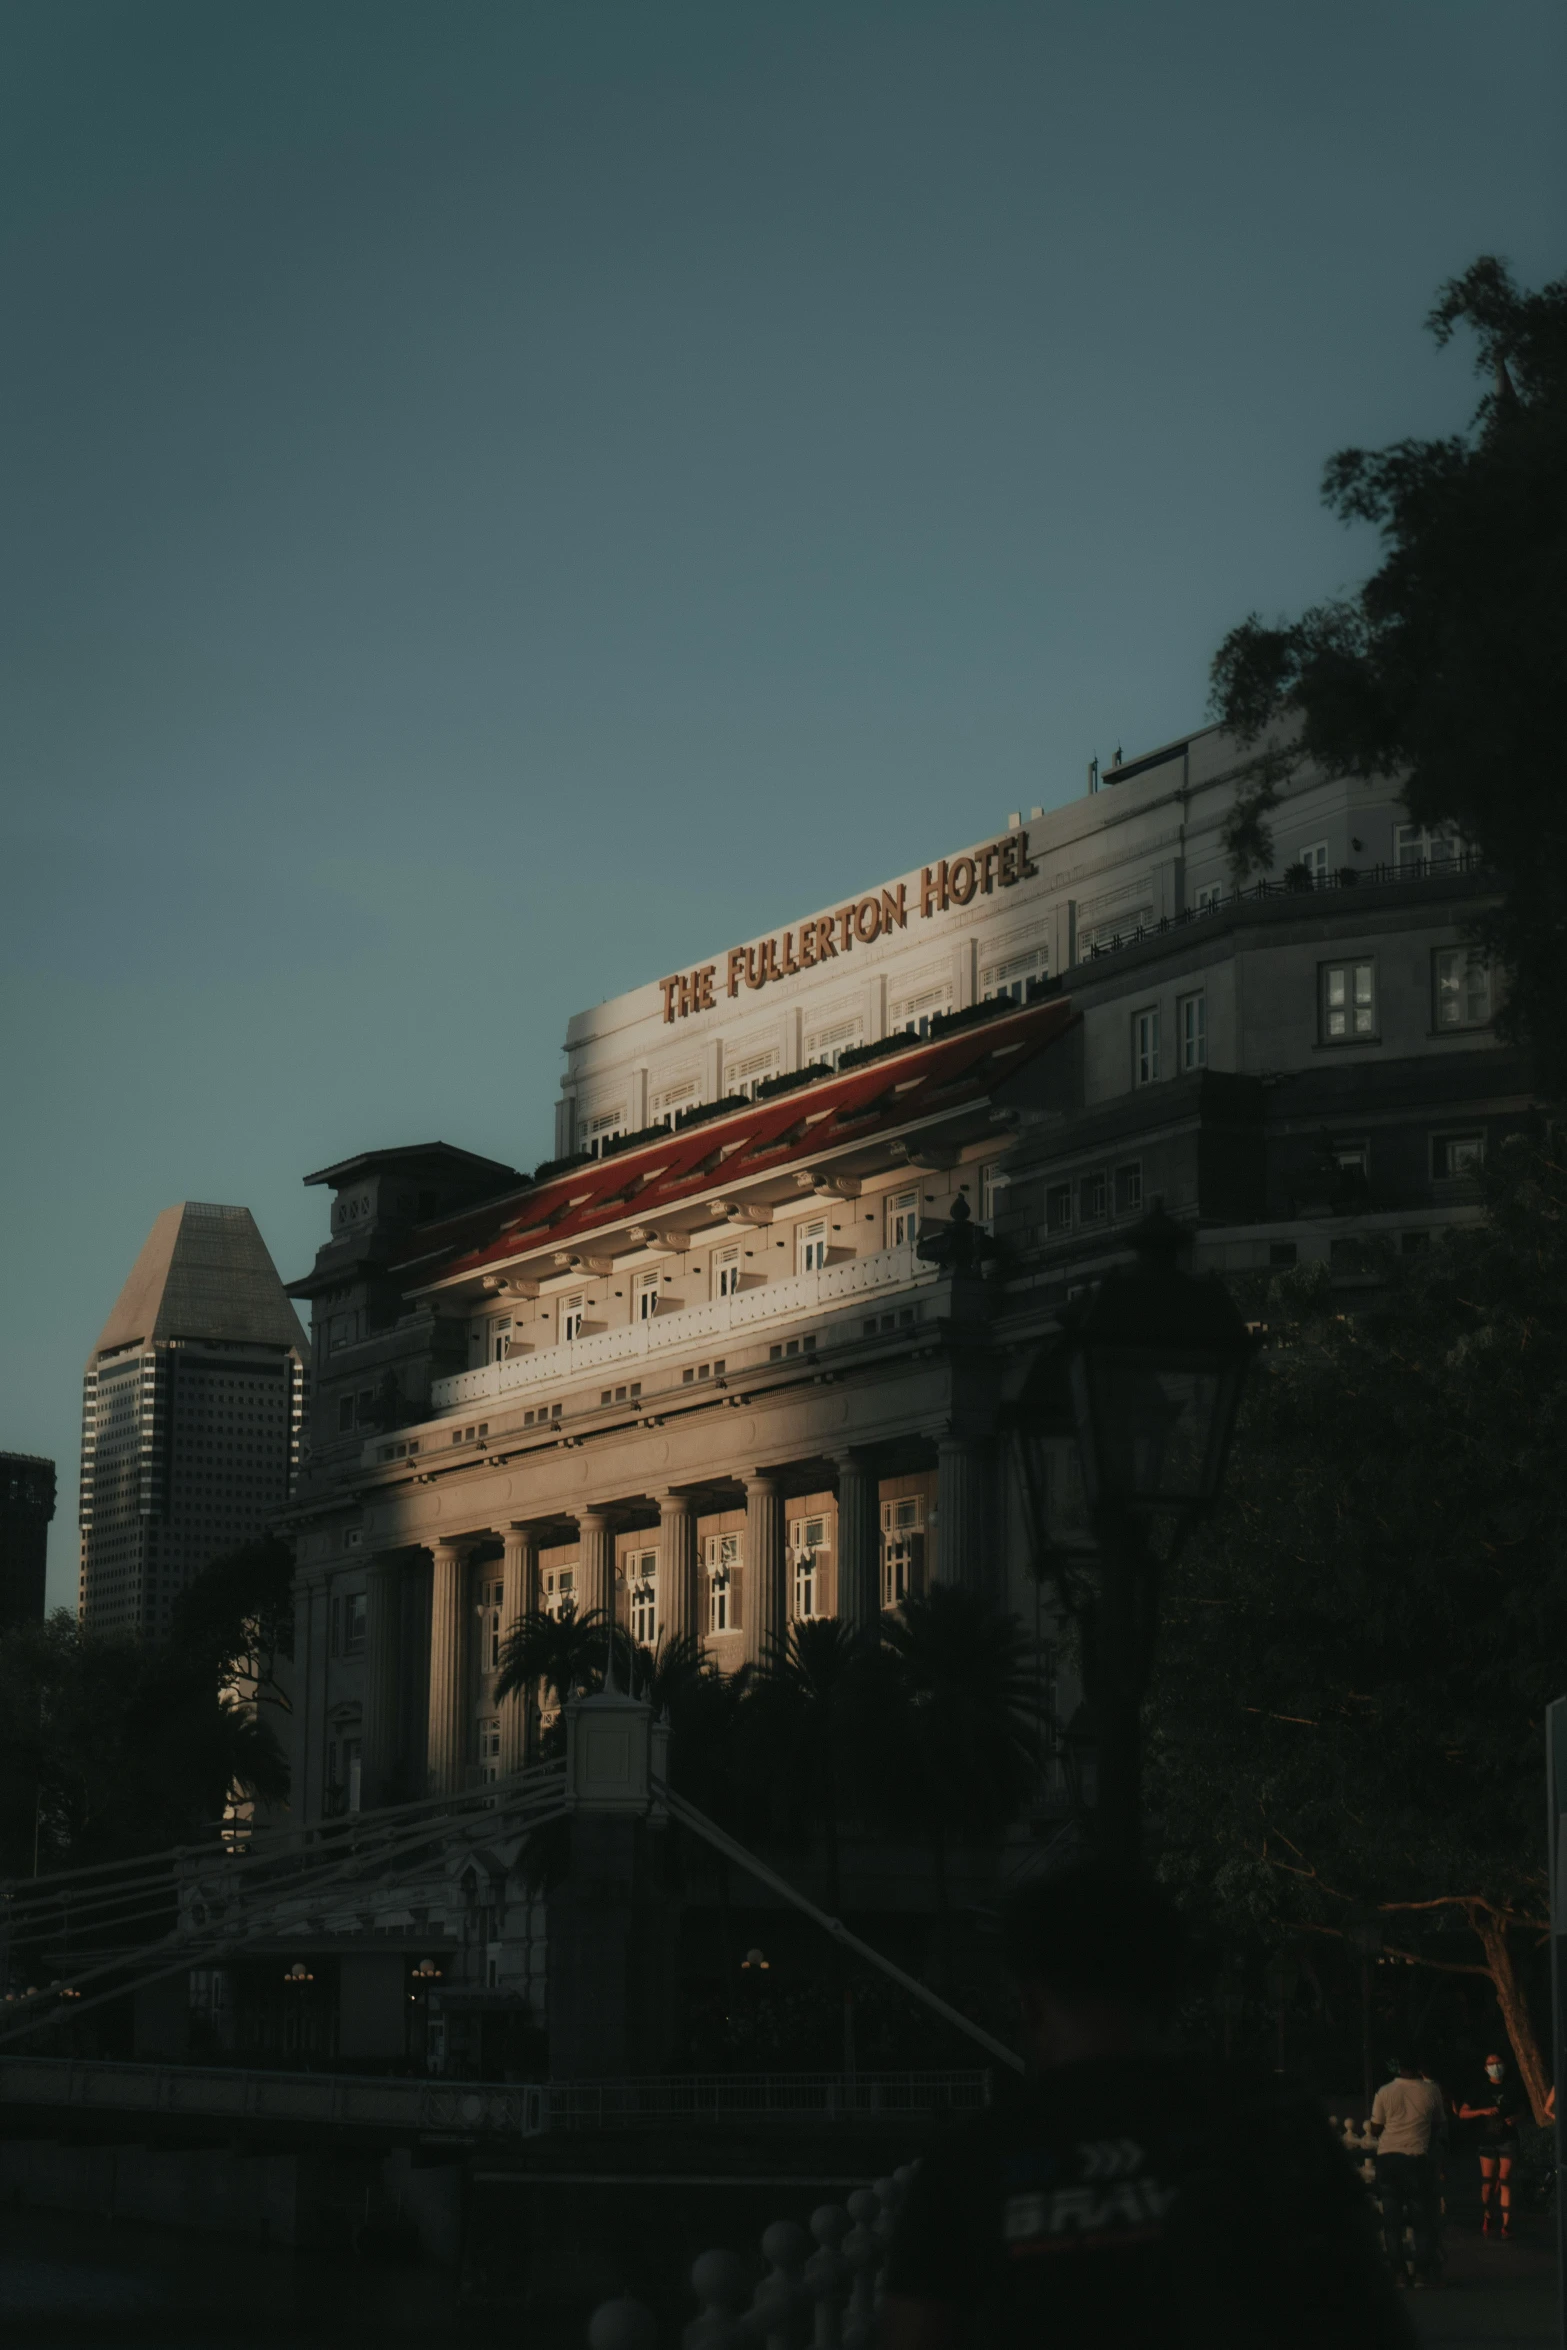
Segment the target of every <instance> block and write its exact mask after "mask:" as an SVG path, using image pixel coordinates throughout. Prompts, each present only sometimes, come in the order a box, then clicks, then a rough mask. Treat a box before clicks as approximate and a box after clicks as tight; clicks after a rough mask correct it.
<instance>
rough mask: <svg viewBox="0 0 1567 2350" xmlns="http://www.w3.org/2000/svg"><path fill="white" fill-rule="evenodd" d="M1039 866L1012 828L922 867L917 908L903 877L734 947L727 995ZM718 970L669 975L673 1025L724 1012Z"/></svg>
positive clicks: (1026, 876) (809, 965)
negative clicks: (830, 911)
mask: <svg viewBox="0 0 1567 2350" xmlns="http://www.w3.org/2000/svg"><path fill="white" fill-rule="evenodd" d="M1038 871H1039V867H1038V866H1037V865H1036V864H1035V863H1034V861H1033V859H1032V858H1031V857H1030V855H1029V853H1028V834H1027V833H1026V832H1009V833H1006V834H1005V835H1004V836H1003V837H1002V838H1001V839H1000V840H993V841H991V842H989V843H988V844H987V846H986V847H984V848H982V849H976V850H975V851H974V852H973V854H972V855H970V856H963V857H954V858H953V859H952V861H951V863H950V864H949V863H948V861H947V859H946V858H945V857H943V858H942V859H941V861H940V863H939V864H938V865H936V866H934V867H932V866H930V865H927V866H925V867H924V868H923V870H922V871H921V874H920V883H919V904H918V906H917V908H916V907H915V906H914V905H912V904H911V903H910V901H909V896H908V884H907V883H906V882H902V881H900V882H897V883H896V884H895V885H894V886H893V887H892V888H891V889H881V890H872V891H871V892H870V893H869V895H868V896H866V897H863V898H857V899H855V900H854V901H853V902H852V903H851V904H849V905H847V906H840V907H839V908H838V910H837V912H836V913H835V914H818V915H816V916H815V917H814V919H813V920H811V921H809V922H802V923H801V924H800V925H799V927H798V929H795V930H786V931H784V932H783V933H782V934H781V935H775V936H774V937H772V938H764V939H759V940H758V941H757V943H756V944H755V945H754V946H748V947H731V948H730V949H729V952H728V954H727V955H726V956H725V957H724V961H723V985H724V993H725V995H726V996H737V995H738V994H739V993H740V990H741V988H742V987H751V988H759V987H766V986H768V985H769V984H770V982H771V981H773V980H775V979H797V978H798V977H799V975H800V973H801V972H802V971H810V970H813V969H814V968H815V966H816V965H817V964H818V963H826V962H830V961H833V960H835V959H836V958H837V957H838V956H839V955H847V954H849V953H851V952H852V950H853V947H854V942H855V940H856V939H858V940H859V942H860V944H861V946H866V947H868V946H870V945H872V944H873V943H874V942H875V940H877V939H878V938H885V937H888V936H890V934H891V933H892V932H893V931H894V930H905V929H907V927H908V921H909V916H910V914H911V913H915V912H917V913H918V915H919V918H920V920H921V921H922V922H928V921H929V920H930V919H931V916H932V915H933V914H944V913H945V912H946V911H947V909H948V907H949V906H966V905H968V903H969V902H970V900H971V899H972V898H975V897H987V898H988V897H989V896H990V895H991V893H992V891H993V890H995V889H997V888H1000V889H1010V888H1011V887H1012V885H1013V883H1014V882H1018V881H1027V880H1031V879H1032V878H1033V876H1034V875H1035V874H1036V873H1037V872H1038ZM718 974H719V966H718V964H717V963H699V964H698V965H697V966H696V968H695V970H693V971H677V972H675V973H674V974H673V975H672V976H671V977H670V978H668V979H661V980H660V981H659V983H658V984H659V986H660V988H661V989H662V990H663V996H664V1019H665V1021H666V1023H672V1022H674V1021H676V1020H688V1019H689V1018H690V1016H691V1014H692V1013H693V1012H712V1011H716V1009H717V1007H718V996H717V993H716V989H717V982H718Z"/></svg>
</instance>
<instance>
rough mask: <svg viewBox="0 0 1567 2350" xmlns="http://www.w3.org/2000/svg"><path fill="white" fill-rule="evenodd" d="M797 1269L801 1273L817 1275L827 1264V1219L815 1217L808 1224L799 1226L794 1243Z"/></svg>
mask: <svg viewBox="0 0 1567 2350" xmlns="http://www.w3.org/2000/svg"><path fill="white" fill-rule="evenodd" d="M796 1245H797V1247H798V1250H799V1267H800V1271H801V1272H802V1273H819V1272H820V1271H821V1268H822V1267H823V1265H825V1264H826V1262H827V1219H826V1217H825V1216H817V1217H815V1218H813V1220H812V1221H811V1222H810V1223H809V1224H802V1225H801V1226H800V1231H799V1238H798V1241H797V1243H796Z"/></svg>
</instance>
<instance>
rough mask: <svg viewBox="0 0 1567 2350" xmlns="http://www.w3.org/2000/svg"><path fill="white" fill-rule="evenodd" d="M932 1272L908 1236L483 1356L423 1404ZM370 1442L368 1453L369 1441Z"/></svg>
mask: <svg viewBox="0 0 1567 2350" xmlns="http://www.w3.org/2000/svg"><path fill="white" fill-rule="evenodd" d="M940 1279H941V1274H940V1272H939V1270H938V1269H937V1267H936V1266H934V1265H927V1264H924V1263H922V1262H921V1260H920V1259H919V1258H918V1257H917V1256H916V1255H915V1253H914V1247H913V1244H912V1243H911V1244H910V1245H909V1246H908V1247H906V1248H886V1249H878V1250H876V1251H875V1252H874V1253H873V1254H872V1255H870V1256H864V1257H855V1258H854V1259H853V1260H852V1262H850V1263H848V1264H843V1265H821V1266H818V1267H817V1268H816V1269H815V1271H813V1272H810V1273H795V1274H792V1275H790V1276H789V1277H787V1278H786V1279H784V1280H782V1281H766V1282H762V1283H759V1284H758V1286H757V1287H756V1288H755V1289H742V1290H740V1291H739V1292H738V1293H737V1294H736V1295H735V1296H733V1297H715V1298H709V1299H707V1300H706V1301H705V1302H704V1303H703V1304H701V1305H694V1306H683V1307H680V1308H679V1309H678V1310H676V1311H675V1312H673V1313H659V1314H654V1315H652V1316H651V1317H650V1318H649V1320H647V1321H646V1322H631V1323H628V1324H626V1325H625V1326H624V1327H622V1328H620V1329H617V1330H600V1331H595V1332H594V1333H593V1334H592V1335H591V1336H589V1337H586V1338H575V1339H572V1340H571V1341H570V1342H569V1343H568V1344H566V1345H563V1346H543V1347H540V1348H539V1349H538V1351H537V1352H536V1353H533V1354H515V1355H510V1356H508V1357H507V1359H506V1361H505V1362H503V1363H485V1364H482V1365H481V1366H480V1368H479V1369H478V1370H476V1371H461V1372H459V1373H458V1374H457V1375H456V1376H455V1377H454V1378H451V1379H434V1380H432V1381H431V1382H430V1408H431V1411H432V1413H434V1414H439V1413H441V1412H447V1411H458V1410H463V1411H466V1410H468V1409H469V1407H470V1406H472V1405H474V1404H479V1403H496V1402H499V1401H500V1400H501V1399H502V1398H504V1397H506V1396H508V1395H516V1394H525V1393H527V1392H529V1391H530V1390H532V1389H533V1388H535V1387H539V1386H542V1385H545V1384H547V1383H554V1382H556V1381H561V1382H569V1381H570V1380H572V1379H578V1378H581V1377H583V1376H584V1375H585V1374H587V1373H590V1372H594V1371H602V1370H604V1369H606V1368H608V1367H609V1366H611V1365H614V1366H617V1367H618V1366H621V1365H629V1364H634V1363H639V1362H645V1361H647V1360H648V1359H649V1357H658V1356H663V1355H668V1354H672V1353H675V1352H677V1351H679V1350H681V1349H684V1350H686V1351H687V1352H689V1351H690V1350H692V1349H693V1348H695V1349H698V1350H700V1349H701V1348H702V1347H703V1346H705V1345H707V1344H709V1343H710V1342H712V1343H716V1342H718V1341H720V1340H722V1339H727V1338H733V1337H739V1336H741V1335H743V1334H744V1333H746V1332H748V1331H752V1330H763V1329H765V1328H766V1327H767V1325H768V1324H769V1323H771V1322H783V1321H788V1320H790V1319H792V1318H793V1317H795V1316H798V1315H801V1314H809V1313H811V1312H813V1311H821V1310H824V1309H826V1308H829V1307H832V1306H836V1305H847V1304H851V1303H852V1302H853V1301H854V1300H855V1299H856V1298H863V1297H878V1298H879V1297H884V1296H889V1295H892V1294H894V1293H896V1292H897V1291H899V1290H911V1289H925V1288H929V1287H930V1286H931V1284H932V1283H934V1282H937V1281H939V1280H940ZM371 1449H372V1453H373V1452H374V1450H375V1448H374V1447H372V1448H371Z"/></svg>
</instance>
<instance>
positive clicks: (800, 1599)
mask: <svg viewBox="0 0 1567 2350" xmlns="http://www.w3.org/2000/svg"><path fill="white" fill-rule="evenodd" d="M789 1548H790V1550H791V1551H792V1552H793V1554H794V1613H795V1616H796V1617H797V1618H801V1617H810V1616H814V1615H815V1614H816V1613H817V1612H818V1608H819V1605H820V1601H821V1596H822V1592H821V1582H820V1578H819V1574H818V1570H819V1568H820V1566H821V1558H822V1553H823V1552H824V1551H825V1550H826V1548H827V1520H826V1518H825V1517H816V1518H796V1519H794V1520H793V1522H792V1523H791V1525H790V1528H789Z"/></svg>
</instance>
